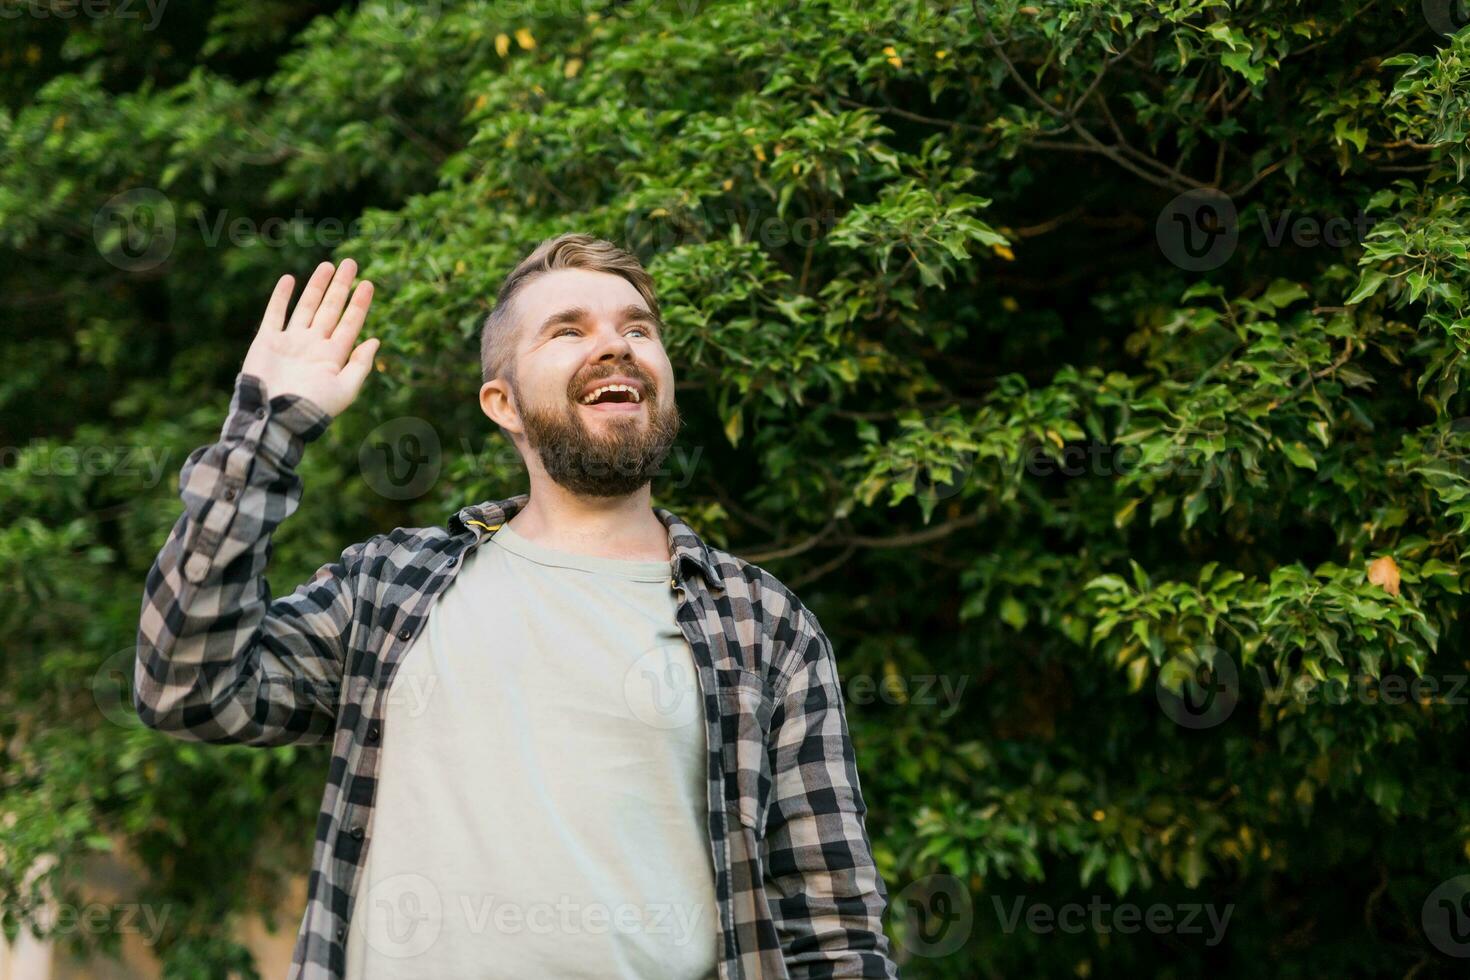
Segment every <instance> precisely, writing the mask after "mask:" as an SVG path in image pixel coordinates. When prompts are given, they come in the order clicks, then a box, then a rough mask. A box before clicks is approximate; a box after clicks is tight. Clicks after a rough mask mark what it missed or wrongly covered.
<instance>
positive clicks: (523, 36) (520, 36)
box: [516, 27, 536, 51]
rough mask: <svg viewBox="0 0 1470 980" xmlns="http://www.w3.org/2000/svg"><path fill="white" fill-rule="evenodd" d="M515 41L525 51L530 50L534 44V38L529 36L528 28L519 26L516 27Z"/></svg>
mask: <svg viewBox="0 0 1470 980" xmlns="http://www.w3.org/2000/svg"><path fill="white" fill-rule="evenodd" d="M516 43H517V44H519V45H520V46H521V47H522V48H524V49H526V50H527V51H530V50H531V49H532V48H534V47H535V46H536V39H535V38H534V37H532V36H531V31H530V29H529V28H525V27H520V28H517V29H516Z"/></svg>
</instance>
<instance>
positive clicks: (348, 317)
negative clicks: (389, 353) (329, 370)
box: [332, 279, 373, 357]
mask: <svg viewBox="0 0 1470 980" xmlns="http://www.w3.org/2000/svg"><path fill="white" fill-rule="evenodd" d="M372 305H373V284H372V283H371V282H369V281H368V280H366V279H364V280H363V281H362V282H360V283H358V284H357V290H356V291H355V292H353V294H352V302H350V303H348V304H347V312H346V313H344V314H342V320H341V322H339V323H338V324H337V326H336V328H335V329H334V330H333V331H332V343H333V344H335V345H336V347H337V350H338V351H339V352H340V353H339V355H338V356H340V357H346V356H347V352H348V351H349V350H351V349H352V345H353V344H354V343H356V342H357V334H358V331H360V330H361V329H362V323H363V321H364V320H365V319H367V313H368V307H370V306H372Z"/></svg>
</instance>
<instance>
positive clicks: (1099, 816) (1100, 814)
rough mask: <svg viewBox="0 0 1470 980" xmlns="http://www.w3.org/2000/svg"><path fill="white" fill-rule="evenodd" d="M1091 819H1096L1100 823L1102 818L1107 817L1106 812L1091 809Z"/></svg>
mask: <svg viewBox="0 0 1470 980" xmlns="http://www.w3.org/2000/svg"><path fill="white" fill-rule="evenodd" d="M1092 819H1093V820H1095V821H1097V822H1098V823H1102V822H1103V820H1105V819H1107V814H1106V813H1104V812H1103V811H1102V810H1093V811H1092Z"/></svg>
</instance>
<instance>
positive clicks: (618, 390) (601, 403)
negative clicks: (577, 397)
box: [580, 384, 643, 413]
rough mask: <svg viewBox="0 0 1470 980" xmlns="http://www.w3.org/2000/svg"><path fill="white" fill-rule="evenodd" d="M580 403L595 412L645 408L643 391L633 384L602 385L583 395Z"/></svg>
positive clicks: (640, 409)
mask: <svg viewBox="0 0 1470 980" xmlns="http://www.w3.org/2000/svg"><path fill="white" fill-rule="evenodd" d="M580 404H581V405H582V407H583V408H590V409H592V410H593V411H594V412H612V413H633V412H640V411H642V410H643V392H641V391H640V390H638V388H636V387H634V386H633V385H626V384H606V385H600V386H598V387H596V388H593V389H592V390H591V391H589V392H587V394H585V395H583V396H582V400H581V403H580Z"/></svg>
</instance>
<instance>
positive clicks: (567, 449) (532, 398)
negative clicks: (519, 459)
mask: <svg viewBox="0 0 1470 980" xmlns="http://www.w3.org/2000/svg"><path fill="white" fill-rule="evenodd" d="M513 312H514V314H515V315H516V318H517V320H518V322H519V333H518V335H517V341H516V351H515V355H514V364H515V370H514V372H513V378H514V379H513V381H511V382H510V383H509V384H506V382H505V380H503V379H497V380H495V381H490V382H487V383H486V385H485V386H484V387H483V388H482V389H481V392H480V403H481V406H482V408H484V410H485V413H486V414H487V415H489V416H490V417H491V418H492V419H494V420H495V421H496V422H497V423H499V424H500V425H501V426H502V427H503V428H505V429H506V430H507V431H509V432H510V433H511V435H512V438H513V439H515V440H516V442H517V444H518V445H519V446H520V448H521V452H522V453H524V452H525V451H526V449H527V447H529V448H530V449H531V450H532V451H534V452H535V453H536V454H537V456H538V457H539V458H540V460H541V465H542V467H543V468H544V469H545V470H546V473H547V475H548V476H550V477H551V478H552V479H554V480H556V482H557V483H559V484H561V485H562V486H564V487H566V488H567V489H568V490H571V491H572V492H574V493H578V494H582V495H585V496H594V497H614V496H625V495H627V494H630V493H633V492H634V491H636V490H638V489H640V488H641V487H643V486H644V485H645V484H647V483H648V482H649V481H650V480H651V479H652V478H653V476H654V475H655V474H656V473H657V472H658V469H659V467H660V466H661V464H662V463H663V460H664V457H665V456H666V455H667V454H668V451H669V449H670V447H671V446H672V445H673V442H674V437H675V435H676V434H677V433H678V430H679V424H680V418H679V412H678V409H677V407H676V406H675V404H674V370H673V366H672V365H670V363H669V358H668V354H666V353H665V351H664V346H663V337H662V335H661V325H660V324H659V323H658V321H656V320H655V319H654V318H653V314H652V312H651V311H650V310H649V309H648V305H647V304H646V303H644V301H643V297H642V296H641V295H639V293H638V290H637V289H635V288H633V284H632V283H630V282H628V281H627V280H626V279H624V278H623V277H622V276H617V275H612V274H610V273H605V272H593V271H590V270H587V269H557V270H554V271H552V272H548V273H545V274H543V275H541V276H540V277H539V278H537V279H535V280H534V281H532V282H531V283H530V284H528V285H526V286H524V287H523V288H522V289H521V291H520V292H519V293H518V294H517V296H516V298H515V301H514V308H513ZM610 384H618V385H621V386H623V387H624V390H607V389H606V388H605V387H604V386H606V385H610ZM627 388H631V389H632V390H631V391H629V390H626V389H627Z"/></svg>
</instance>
